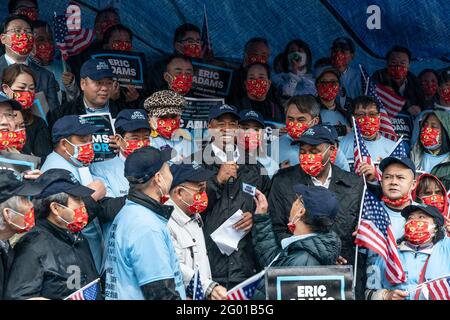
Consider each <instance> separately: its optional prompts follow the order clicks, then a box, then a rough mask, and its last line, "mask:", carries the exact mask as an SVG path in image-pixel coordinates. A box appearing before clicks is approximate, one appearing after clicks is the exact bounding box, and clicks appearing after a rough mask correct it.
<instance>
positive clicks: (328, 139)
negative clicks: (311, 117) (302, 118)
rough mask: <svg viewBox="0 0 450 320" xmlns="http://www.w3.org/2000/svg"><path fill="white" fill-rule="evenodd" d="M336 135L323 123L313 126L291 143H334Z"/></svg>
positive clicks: (314, 144) (313, 144)
mask: <svg viewBox="0 0 450 320" xmlns="http://www.w3.org/2000/svg"><path fill="white" fill-rule="evenodd" d="M335 141H336V140H335V137H334V135H333V134H332V132H331V130H330V129H329V128H327V127H325V126H323V125H321V124H316V125H315V126H312V127H311V128H309V129H308V130H306V131H305V132H303V134H302V135H301V136H300V138H299V139H298V140H296V141H294V142H293V143H291V144H309V145H312V146H317V145H319V144H322V143H328V144H334V143H335Z"/></svg>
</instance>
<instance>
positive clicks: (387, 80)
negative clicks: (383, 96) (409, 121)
mask: <svg viewBox="0 0 450 320" xmlns="http://www.w3.org/2000/svg"><path fill="white" fill-rule="evenodd" d="M386 60H387V68H385V69H381V70H378V71H376V72H375V73H374V74H373V75H372V76H371V77H370V78H371V79H373V80H374V81H375V82H377V83H380V84H382V85H385V86H388V87H390V88H392V89H393V90H394V91H395V93H396V94H398V95H400V96H401V97H403V98H405V99H406V103H405V105H404V106H403V110H402V111H403V112H404V113H407V114H410V115H413V116H415V115H417V114H419V113H420V111H421V106H422V105H423V102H424V98H423V95H422V90H421V88H420V82H419V80H418V79H417V77H416V76H415V75H414V74H412V73H411V72H410V71H409V68H410V62H411V51H409V49H408V48H405V47H401V46H398V45H396V46H394V47H392V48H391V49H390V50H389V51H388V53H387V54H386Z"/></svg>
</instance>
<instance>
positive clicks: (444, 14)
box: [0, 0, 450, 72]
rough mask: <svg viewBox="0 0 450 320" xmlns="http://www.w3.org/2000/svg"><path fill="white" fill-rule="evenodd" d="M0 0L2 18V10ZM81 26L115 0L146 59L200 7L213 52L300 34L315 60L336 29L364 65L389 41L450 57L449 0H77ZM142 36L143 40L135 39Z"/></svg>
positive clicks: (436, 64) (421, 57) (233, 53)
mask: <svg viewBox="0 0 450 320" xmlns="http://www.w3.org/2000/svg"><path fill="white" fill-rule="evenodd" d="M6 2H7V1H6V0H1V7H0V19H4V17H5V16H6V14H7V10H6V5H5V4H6ZM78 3H79V4H80V5H81V8H82V20H83V25H84V26H87V27H92V26H93V21H94V17H95V14H96V11H97V10H98V9H101V8H104V7H106V6H107V5H109V4H113V5H114V6H115V7H116V8H117V9H118V10H119V12H120V16H121V19H122V22H123V23H124V24H125V25H127V26H128V27H130V28H131V29H132V30H133V32H134V33H135V34H136V35H138V37H139V38H138V39H135V40H136V41H135V43H134V45H135V47H136V49H138V50H140V51H144V52H145V53H146V54H147V56H148V57H149V58H150V59H153V58H155V57H157V56H158V55H161V54H162V53H163V52H171V51H172V37H173V31H174V30H175V28H176V27H177V26H178V25H180V24H182V23H184V22H191V23H194V24H197V25H198V26H199V27H201V25H202V21H203V6H204V5H205V6H206V10H207V13H208V20H209V28H210V34H211V38H212V44H213V49H214V53H215V55H216V56H218V57H225V58H229V59H241V57H242V49H243V46H244V44H245V42H246V41H247V40H248V39H249V38H251V37H254V36H263V37H265V38H267V39H268V40H269V42H270V44H271V47H272V53H273V54H272V58H273V57H274V56H275V55H276V54H277V53H279V52H281V51H282V50H283V49H284V47H285V45H286V44H287V43H288V42H289V41H290V40H291V39H294V38H301V39H303V40H304V41H306V42H307V43H308V44H309V45H310V46H311V49H312V53H313V59H314V60H316V59H319V58H321V57H324V56H327V55H329V49H330V44H331V42H332V41H333V39H334V38H336V37H338V36H348V37H350V38H352V39H353V40H354V41H355V43H356V44H357V51H356V59H355V60H356V61H357V62H359V63H362V64H364V65H365V66H366V68H367V69H368V70H369V72H372V71H375V70H376V69H378V68H381V67H383V66H384V65H385V61H384V60H383V57H384V56H385V53H386V51H387V50H388V49H389V47H391V46H392V45H394V44H401V45H405V46H408V47H409V48H410V49H411V51H412V52H413V58H416V59H418V60H417V61H415V62H414V63H413V65H412V70H413V71H414V72H419V71H420V70H422V69H424V68H425V67H433V68H436V69H440V68H443V67H446V66H448V65H449V60H450V24H449V21H450V19H449V15H448V14H449V12H450V1H448V0H428V1H423V0H422V1H419V0H415V1H414V0H395V1H387V0H384V1H383V0H328V1H326V0H322V1H319V0H311V1H305V0H279V1H269V0H265V1H264V0H250V1H241V0H223V1H218V0H209V1H205V0H184V1H183V0H156V1H155V0H112V1H106V0H103V1H102V0H97V1H96V0H80V1H78ZM67 4H68V1H65V0H62V1H54V0H39V6H40V13H41V18H43V19H44V20H47V21H51V18H52V16H53V13H54V12H55V11H56V12H57V13H59V14H61V13H63V12H64V10H65V8H66V7H67ZM370 5H378V6H379V8H380V11H381V12H380V13H381V15H380V18H381V29H380V30H376V29H375V30H370V29H368V28H367V25H366V22H367V19H368V18H369V16H370V15H371V14H370V13H367V8H368V7H369V6H370ZM141 40H142V41H141Z"/></svg>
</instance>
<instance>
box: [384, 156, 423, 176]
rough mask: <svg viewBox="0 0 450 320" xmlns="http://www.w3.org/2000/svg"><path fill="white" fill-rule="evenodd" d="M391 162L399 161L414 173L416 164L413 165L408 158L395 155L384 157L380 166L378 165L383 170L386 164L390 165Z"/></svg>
mask: <svg viewBox="0 0 450 320" xmlns="http://www.w3.org/2000/svg"><path fill="white" fill-rule="evenodd" d="M393 163H400V164H402V165H404V166H405V167H407V168H408V169H411V171H412V172H413V173H414V175H416V166H415V165H414V162H412V161H411V159H410V158H397V157H387V158H384V159H383V160H382V161H381V162H380V166H379V167H380V170H381V172H383V171H384V169H386V168H387V167H388V166H390V165H391V164H393Z"/></svg>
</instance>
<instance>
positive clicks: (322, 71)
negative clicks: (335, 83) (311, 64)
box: [314, 65, 341, 82]
mask: <svg viewBox="0 0 450 320" xmlns="http://www.w3.org/2000/svg"><path fill="white" fill-rule="evenodd" d="M327 72H331V73H334V74H335V75H336V77H337V78H338V80H339V78H340V77H341V73H340V72H339V70H338V69H336V68H335V67H333V66H331V65H324V66H322V67H320V68H317V69H316V70H315V73H314V75H315V76H314V78H316V82H317V81H318V80H319V79H320V78H321V77H322V76H323V75H324V74H325V73H327Z"/></svg>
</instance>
